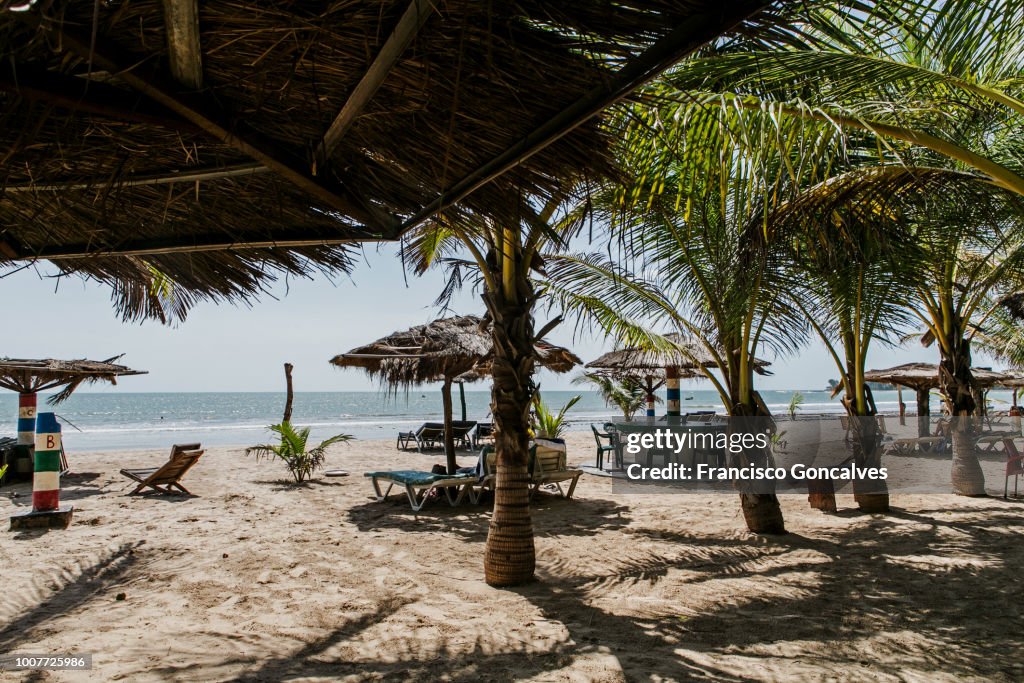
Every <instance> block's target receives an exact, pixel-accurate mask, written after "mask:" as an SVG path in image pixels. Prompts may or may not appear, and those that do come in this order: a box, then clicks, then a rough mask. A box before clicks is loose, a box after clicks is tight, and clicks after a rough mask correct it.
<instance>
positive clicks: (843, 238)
mask: <svg viewBox="0 0 1024 683" xmlns="http://www.w3.org/2000/svg"><path fill="white" fill-rule="evenodd" d="M883 189H884V191H883ZM928 189H929V188H926V187H924V186H923V185H922V183H921V181H920V179H910V178H907V177H906V176H905V174H903V173H895V174H893V177H891V178H890V179H889V180H888V181H887V182H880V181H879V178H878V177H877V172H875V171H874V170H873V169H867V170H860V169H858V170H851V171H848V172H846V173H844V174H841V175H839V176H836V177H834V178H831V179H829V180H827V181H825V182H823V183H821V184H819V185H818V186H815V187H812V188H808V189H807V190H804V191H803V192H801V194H800V196H799V197H798V198H797V199H796V200H795V201H793V202H791V203H790V204H789V205H788V206H786V207H784V209H783V210H782V211H780V212H779V213H778V214H777V215H776V220H789V221H792V222H794V223H796V224H798V227H797V233H798V235H799V238H798V239H796V240H794V241H793V252H794V253H793V263H794V264H795V267H796V268H797V269H798V270H799V272H801V273H802V274H803V276H804V277H803V284H802V286H801V287H800V289H799V292H798V297H797V300H798V306H799V307H800V309H801V310H802V311H804V314H805V315H806V316H807V321H808V323H809V324H810V325H811V327H812V328H813V329H814V331H815V332H816V333H817V335H818V337H819V338H820V339H821V341H822V343H823V344H824V345H825V348H826V349H827V350H828V352H829V355H830V356H831V358H832V360H833V361H834V362H835V364H836V368H837V369H838V370H839V373H840V374H839V376H840V378H841V379H840V383H841V384H842V389H843V391H844V393H845V398H844V400H843V405H844V407H845V408H846V411H847V413H848V414H849V415H850V417H851V418H853V419H852V424H853V425H854V427H855V429H854V439H853V441H852V446H853V449H854V462H855V463H856V464H857V465H858V466H859V467H864V468H867V467H878V466H880V464H881V462H880V461H881V453H880V449H879V446H880V441H881V439H880V437H879V435H878V425H877V422H876V420H875V417H874V416H875V414H876V413H877V410H876V408H875V404H874V399H873V397H872V395H871V389H870V387H869V386H868V383H867V381H866V380H865V377H864V374H865V372H866V370H867V356H868V352H869V351H870V348H871V346H872V344H873V343H874V342H876V341H877V342H881V343H888V344H895V343H898V341H899V340H900V338H901V335H900V333H901V331H902V330H904V329H906V328H907V327H908V325H910V323H911V321H912V320H913V319H914V315H913V313H912V311H913V303H914V297H915V295H916V293H917V292H916V285H917V284H918V283H919V282H920V277H921V268H920V264H921V261H922V258H921V250H920V248H919V246H918V244H917V242H916V240H915V235H914V234H913V232H912V231H911V230H910V229H909V227H908V226H905V225H901V224H894V223H891V222H889V221H885V220H880V219H879V216H892V215H894V212H893V211H892V210H891V209H890V208H889V206H888V205H889V204H890V203H892V202H898V198H899V196H900V194H901V193H909V194H920V193H927V191H928ZM876 193H877V194H876ZM833 382H834V380H830V382H829V384H830V385H831V384H833ZM816 484H817V485H812V487H811V490H810V497H811V505H812V507H816V508H818V509H822V510H828V511H834V510H835V509H836V508H835V495H834V489H833V486H832V482H830V481H825V482H816ZM854 495H855V499H856V501H857V503H858V505H859V507H860V509H861V510H862V511H864V512H886V511H887V510H888V507H889V500H888V493H887V492H886V487H885V482H884V481H875V480H867V481H858V480H855V481H854Z"/></svg>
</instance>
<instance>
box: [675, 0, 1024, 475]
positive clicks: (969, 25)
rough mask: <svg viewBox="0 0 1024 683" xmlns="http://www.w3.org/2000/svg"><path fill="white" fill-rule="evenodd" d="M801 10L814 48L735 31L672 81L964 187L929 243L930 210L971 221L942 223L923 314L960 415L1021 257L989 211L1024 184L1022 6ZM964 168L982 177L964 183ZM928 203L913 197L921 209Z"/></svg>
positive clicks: (959, 446) (1007, 205)
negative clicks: (988, 323)
mask: <svg viewBox="0 0 1024 683" xmlns="http://www.w3.org/2000/svg"><path fill="white" fill-rule="evenodd" d="M805 19H806V22H807V23H806V24H805V31H804V32H805V35H807V36H808V41H809V42H811V43H812V44H813V45H814V46H815V48H816V49H814V50H808V49H794V47H793V46H792V44H787V45H783V44H780V45H778V46H771V45H770V44H766V43H765V41H759V42H757V43H756V44H751V45H743V44H741V43H737V42H734V43H731V44H729V45H727V46H725V47H724V48H723V49H720V50H718V51H717V53H712V52H709V53H708V54H706V55H705V57H704V58H703V59H701V60H696V61H693V62H690V63H687V64H685V65H684V66H683V67H681V68H680V69H678V70H677V71H676V72H675V73H674V74H673V75H672V76H671V77H670V80H671V82H672V83H673V85H675V86H676V88H678V89H679V90H680V91H681V92H683V93H685V98H686V99H687V100H690V101H692V100H693V99H694V98H698V99H700V100H701V101H703V102H706V103H708V104H714V105H715V106H722V107H728V108H742V109H749V110H753V111H765V112H770V113H771V114H772V115H773V116H774V117H776V118H777V119H779V120H780V125H784V123H781V122H783V121H785V120H786V119H790V118H792V119H799V120H802V121H804V122H805V123H806V124H807V125H808V127H835V128H838V129H841V130H843V131H845V133H846V135H847V140H848V141H849V142H852V143H854V146H857V147H860V148H862V149H863V144H864V142H865V141H866V140H872V139H873V140H874V141H875V142H876V144H877V146H878V148H879V156H880V157H881V158H880V159H879V160H881V161H884V160H885V159H886V158H888V159H892V158H895V159H897V160H898V163H899V165H900V166H901V167H902V169H903V170H904V172H915V171H916V172H924V173H929V174H936V175H942V174H945V177H946V179H947V182H948V183H949V185H951V186H952V187H953V188H956V189H962V190H964V191H965V193H966V198H964V199H962V200H961V201H957V200H956V198H952V197H950V196H949V195H950V191H951V189H952V188H949V189H947V190H946V191H944V192H943V193H942V194H939V195H936V194H931V199H932V200H937V199H943V200H945V199H952V200H953V202H952V204H953V205H952V206H949V205H948V204H949V203H948V202H945V201H941V202H938V203H937V204H939V205H941V204H947V206H945V207H942V208H940V207H939V206H936V207H933V209H932V210H930V211H928V213H929V215H928V216H926V219H927V220H925V221H924V223H922V235H921V239H922V241H923V242H925V243H926V244H927V243H929V240H930V239H931V238H929V237H928V231H929V230H935V229H936V226H937V223H936V221H939V222H948V221H951V220H952V221H958V220H961V218H962V216H961V215H960V214H962V213H963V212H964V211H966V213H967V219H968V221H969V222H970V225H971V227H970V228H969V229H968V230H967V231H966V232H965V234H964V235H963V236H962V237H960V238H957V237H952V238H951V237H950V234H951V233H950V231H949V230H948V226H945V225H941V224H938V227H939V232H940V234H941V235H942V237H941V238H938V239H934V240H931V241H932V243H934V244H936V245H937V248H936V249H932V250H931V252H930V254H931V257H932V265H933V267H932V269H931V270H930V271H929V272H930V273H931V277H930V278H929V280H928V281H927V283H922V285H923V286H922V287H921V288H920V292H919V294H920V306H919V311H920V315H921V317H922V319H923V320H924V322H925V325H926V326H927V327H928V331H929V336H930V337H931V338H934V340H935V341H936V342H937V344H938V346H939V350H940V355H941V367H942V370H941V377H942V389H943V391H944V393H945V394H946V396H947V398H948V400H949V402H950V407H951V409H952V411H953V413H954V414H955V415H958V416H966V415H969V414H971V413H972V411H973V410H974V407H975V405H974V399H973V396H972V393H973V381H972V377H971V372H970V337H971V335H972V334H973V333H972V327H973V326H974V325H976V324H977V321H976V320H972V316H974V315H982V316H984V311H983V309H984V305H983V302H984V301H986V300H987V298H988V295H989V294H990V291H989V290H990V289H991V288H992V287H995V286H996V284H997V283H998V278H999V277H1002V276H1005V274H1006V272H1007V271H1008V270H1009V269H1010V268H1012V267H1013V264H1014V263H1016V256H1015V251H1014V247H1015V246H1016V245H1015V244H1014V240H1018V239H1019V237H1018V236H1017V235H1009V234H1006V231H1005V230H1004V229H1002V228H1001V227H1000V226H999V225H998V224H997V223H996V222H994V221H993V220H992V216H993V215H997V214H998V215H1002V216H1004V217H1005V215H1006V214H1007V213H1013V212H1014V211H1019V210H1020V208H1019V205H1017V204H1016V202H1013V201H1011V200H1009V199H1007V198H1006V196H1005V193H1010V194H1013V195H1018V196H1020V195H1024V153H1022V152H1024V139H1022V138H1021V136H1020V135H1019V134H1018V131H1019V129H1020V126H1021V124H1022V123H1024V100H1021V99H1020V98H1019V97H1018V95H1017V93H1018V92H1019V90H1020V83H1021V73H1022V70H1024V69H1022V67H1024V59H1022V55H1024V5H1022V3H1021V2H1019V1H1017V0H1013V1H1010V2H1005V1H1003V0H983V1H982V2H975V1H973V0H926V1H925V2H921V1H920V0H903V1H899V0H897V1H896V2H887V3H873V4H870V5H865V6H864V8H863V9H862V11H861V12H858V13H856V14H847V15H837V14H830V13H828V12H827V11H825V12H821V11H818V12H811V13H809V14H808V15H807V16H806V17H805ZM965 179H966V180H969V181H970V183H969V184H972V185H974V186H975V187H971V188H966V187H965V185H967V184H968V183H965V182H964V181H965ZM978 194H988V195H992V196H990V197H989V198H988V199H986V200H985V206H988V207H991V206H992V204H993V203H995V204H999V205H1002V206H1003V208H1001V209H997V210H996V211H995V212H992V211H990V212H989V215H987V216H980V215H978V210H977V207H972V206H971V205H970V202H972V201H974V198H975V197H976V196H977V195H978ZM923 201H924V200H923V199H919V200H918V201H917V210H918V213H921V212H922V209H923V207H922V202H923ZM978 226H981V230H980V234H979V232H978V231H976V230H974V228H975V227H978ZM1011 232H1013V231H1011ZM977 242H980V243H982V244H983V245H987V246H984V247H983V253H982V255H981V257H980V258H978V255H977V254H976V253H974V252H973V251H972V247H971V246H969V245H971V244H972V243H977ZM965 257H966V258H965ZM976 261H980V263H976ZM965 263H969V265H968V266H967V270H968V271H971V273H970V274H966V273H964V264H965ZM1000 263H1002V264H1004V265H1002V266H1000V265H999V264H1000ZM979 267H980V268H981V269H982V270H984V271H985V272H986V273H988V274H989V275H982V273H981V272H980V271H979V270H978V268H979ZM1000 271H1002V273H1001V274H1000ZM993 274H994V275H995V277H990V275H993ZM964 286H969V287H970V289H969V290H966V291H965V290H963V287H964ZM966 422H967V421H966V420H958V426H957V429H955V430H954V453H955V456H954V466H953V474H952V479H953V486H954V489H955V490H956V491H957V492H958V493H962V494H965V495H976V494H981V493H983V492H984V480H983V477H982V475H981V469H980V466H979V465H978V462H977V458H976V455H975V454H974V445H973V440H972V439H971V438H970V435H969V433H968V432H967V431H966V430H967V426H968V425H967V424H966Z"/></svg>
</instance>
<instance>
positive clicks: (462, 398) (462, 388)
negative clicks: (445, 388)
mask: <svg viewBox="0 0 1024 683" xmlns="http://www.w3.org/2000/svg"><path fill="white" fill-rule="evenodd" d="M458 385H459V406H460V407H461V408H462V418H461V419H462V421H463V422H465V421H466V383H465V382H461V381H460V382H459V383H458Z"/></svg>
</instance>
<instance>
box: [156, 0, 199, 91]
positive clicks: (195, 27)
mask: <svg viewBox="0 0 1024 683" xmlns="http://www.w3.org/2000/svg"><path fill="white" fill-rule="evenodd" d="M162 4H163V6H164V26H165V27H166V32H167V52H168V55H169V56H170V62H171V63H170V68H171V75H172V76H174V80H176V81H178V82H179V83H181V84H182V85H185V86H188V87H189V88H190V89H192V90H199V89H200V88H201V87H203V56H202V55H203V52H202V47H201V46H200V44H199V0H163V2H162Z"/></svg>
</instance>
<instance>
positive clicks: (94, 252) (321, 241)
mask: <svg viewBox="0 0 1024 683" xmlns="http://www.w3.org/2000/svg"><path fill="white" fill-rule="evenodd" d="M382 241H386V240H384V239H382V238H380V237H378V236H376V235H373V234H369V233H359V232H355V233H352V234H349V235H345V236H344V237H342V236H326V235H324V233H323V230H296V231H293V233H292V235H291V236H288V237H282V238H280V239H272V238H269V237H256V236H254V237H253V238H252V239H232V238H230V237H229V236H227V235H225V234H224V233H216V234H204V235H184V236H180V237H169V238H160V239H138V240H126V241H125V242H122V243H121V244H118V245H116V246H100V245H97V244H96V243H95V242H88V243H84V244H66V245H65V244H55V245H49V246H45V247H42V248H39V249H35V250H30V249H24V250H22V251H15V248H14V247H12V246H11V245H6V244H4V243H3V242H2V241H0V256H2V257H5V258H7V259H8V260H11V261H40V260H43V259H48V260H57V261H59V260H80V259H92V258H104V257H112V256H158V255H163V254H190V253H196V252H201V251H245V250H251V249H290V248H296V247H320V246H337V245H339V244H350V243H353V242H382ZM12 254H13V255H12Z"/></svg>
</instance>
